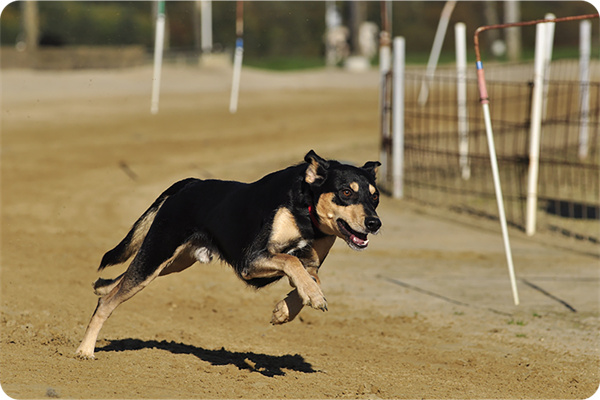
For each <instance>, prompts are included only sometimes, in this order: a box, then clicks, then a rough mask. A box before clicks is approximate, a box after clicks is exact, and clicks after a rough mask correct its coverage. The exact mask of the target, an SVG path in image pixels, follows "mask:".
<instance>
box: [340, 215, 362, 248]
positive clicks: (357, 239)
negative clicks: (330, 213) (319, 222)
mask: <svg viewBox="0 0 600 400" xmlns="http://www.w3.org/2000/svg"><path fill="white" fill-rule="evenodd" d="M337 224H338V228H339V229H340V232H341V233H342V234H343V235H344V238H345V239H346V243H348V245H349V246H350V247H352V248H354V249H357V250H362V249H365V248H366V247H367V245H368V244H369V239H367V234H366V233H360V232H356V231H355V230H353V229H352V228H350V225H348V223H347V222H346V221H344V220H343V219H338V220H337Z"/></svg>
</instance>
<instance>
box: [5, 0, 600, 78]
mask: <svg viewBox="0 0 600 400" xmlns="http://www.w3.org/2000/svg"><path fill="white" fill-rule="evenodd" d="M202 3H203V2H202V1H168V2H167V4H166V11H165V12H166V21H167V29H166V31H167V35H166V43H165V47H166V52H167V53H166V57H175V58H177V59H178V60H187V61H190V60H191V61H194V59H195V58H197V57H198V56H200V55H201V54H202V53H204V54H205V55H206V54H226V55H230V56H231V55H232V53H233V50H234V46H235V38H236V32H235V18H236V2H234V1H214V2H212V7H211V8H212V10H211V14H212V30H211V35H212V37H211V38H204V39H205V40H206V39H210V40H209V42H208V44H207V42H205V43H204V45H203V38H202V29H201V14H202V12H201V10H202ZM204 3H206V2H204ZM380 3H381V2H379V1H248V2H245V6H244V41H245V43H244V52H245V54H244V64H245V65H248V66H255V67H260V68H268V69H299V68H311V67H319V66H324V65H326V63H329V64H332V63H335V64H337V65H343V63H344V61H345V59H346V58H347V57H348V56H351V55H356V54H358V53H364V52H368V53H369V54H366V56H367V57H369V58H370V59H371V60H370V61H371V63H372V64H376V63H377V52H376V51H375V52H372V51H369V50H367V49H364V46H365V45H361V43H360V42H361V40H363V42H364V39H360V37H361V35H360V31H361V30H362V31H363V35H362V37H363V38H364V37H365V36H366V38H367V40H368V37H369V32H370V35H371V37H372V39H371V40H377V38H378V32H379V31H380V30H381V20H382V18H381V4H380ZM392 3H393V7H391V8H392V10H391V25H392V27H391V31H392V36H404V37H406V39H407V41H406V51H407V62H408V63H425V62H426V61H427V57H428V55H429V51H430V49H431V44H432V42H433V38H434V35H435V31H436V27H437V25H438V21H439V18H440V13H441V11H442V9H443V7H444V4H445V2H440V1H393V2H392ZM156 12H157V2H150V1H85V2H76V1H39V2H36V1H29V2H23V1H16V2H13V3H10V4H8V5H7V6H6V7H5V8H4V10H3V11H2V17H1V24H0V39H1V44H2V46H3V50H4V53H3V57H2V58H3V60H2V63H3V64H2V65H3V66H11V65H15V64H19V65H20V66H27V65H32V64H36V62H35V61H34V60H32V59H31V58H29V59H27V58H26V57H25V56H24V55H23V54H22V53H23V52H25V50H26V48H27V47H29V49H28V50H29V51H30V52H31V51H34V50H35V48H36V47H37V48H40V49H48V48H57V47H63V48H66V47H71V46H78V47H79V49H80V51H81V50H82V49H81V46H94V47H98V46H104V47H106V46H116V47H118V48H119V50H120V51H121V55H120V61H116V60H115V63H116V64H117V65H116V66H124V65H129V64H139V63H143V62H146V61H149V60H150V58H151V51H152V48H153V45H154V26H155V22H154V21H155V19H156ZM595 12H597V11H596V10H595V9H594V7H593V6H592V5H591V4H589V3H587V2H584V1H550V2H542V1H511V2H503V1H465V2H457V3H456V7H455V9H454V12H453V13H452V16H451V19H450V26H452V25H454V23H456V22H458V21H463V22H466V23H467V36H468V38H469V43H471V42H472V39H471V38H472V35H473V33H474V31H475V29H476V28H477V27H478V26H480V25H486V24H498V23H503V22H507V20H509V19H513V21H509V22H514V20H530V19H539V18H543V16H544V15H545V14H546V13H554V14H555V15H557V16H568V15H577V14H589V13H595ZM469 21H473V23H469ZM502 35H503V33H502V32H500V31H496V32H494V33H490V34H489V35H485V37H484V38H482V40H483V41H484V43H483V45H484V46H487V48H488V49H489V50H490V56H492V57H496V58H498V59H506V58H508V57H509V52H507V51H506V46H503V42H504V41H505V39H506V38H504V37H503V36H502ZM534 35H535V30H530V29H526V30H522V32H521V33H520V40H521V43H522V47H519V48H518V49H517V50H516V52H513V54H512V55H510V57H512V61H517V60H519V59H522V58H525V59H528V58H532V57H533V44H534V40H533V37H534ZM328 36H329V40H330V42H336V43H337V45H338V47H340V49H338V51H339V53H340V54H338V56H337V59H335V60H334V61H332V60H331V59H330V60H329V62H328V61H327V59H326V47H327V44H326V42H327V38H328ZM593 38H594V44H595V46H593V48H594V51H595V53H596V54H597V53H598V46H597V44H598V25H597V24H595V25H594V35H593ZM453 40H454V38H453V35H447V38H446V40H445V46H444V49H445V50H444V51H443V52H442V55H441V57H440V61H441V62H444V61H446V62H449V61H453V60H454V58H453V48H454V44H453ZM494 43H496V49H495V51H494V52H491V47H492V46H493V44H494ZM577 43H578V28H577V26H576V25H571V26H568V27H565V28H564V29H563V31H561V34H560V35H558V36H557V37H556V38H555V48H554V55H553V57H554V59H558V58H564V57H575V56H576V52H577ZM361 46H363V48H362V49H361ZM519 46H521V45H519ZM10 47H12V48H16V49H18V50H20V51H21V52H22V53H20V54H13V53H12V52H11V51H10V49H9V48H10ZM203 47H204V49H203ZM469 47H471V46H469ZM469 50H472V49H471V48H470V49H469ZM126 51H129V52H130V55H129V58H128V59H127V60H126V61H123V60H122V59H123V57H125V56H124V52H126ZM470 53H472V51H470ZM469 55H470V56H472V54H469ZM488 59H489V58H488ZM49 62H50V61H47V63H49ZM81 63H83V61H80V65H75V67H78V66H79V67H85V66H86V65H82V64H81ZM107 63H108V60H106V59H105V60H103V61H102V62H100V61H98V62H97V64H99V65H91V66H100V67H101V66H109V65H108V64H107ZM36 65H37V66H38V67H40V68H43V67H45V65H43V64H41V65H40V63H39V62H38V63H37V64H36ZM54 67H60V65H54ZM65 67H67V62H66V60H65Z"/></svg>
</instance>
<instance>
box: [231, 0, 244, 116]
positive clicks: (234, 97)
mask: <svg viewBox="0 0 600 400" xmlns="http://www.w3.org/2000/svg"><path fill="white" fill-rule="evenodd" d="M236 14H237V15H236V22H235V31H236V36H237V39H236V41H235V54H234V56H233V81H232V83H231V97H230V99H229V112H230V113H232V114H235V112H236V111H237V105H238V96H239V92H240V75H241V73H242V58H243V56H244V37H243V36H244V2H243V1H238V2H237V10H236Z"/></svg>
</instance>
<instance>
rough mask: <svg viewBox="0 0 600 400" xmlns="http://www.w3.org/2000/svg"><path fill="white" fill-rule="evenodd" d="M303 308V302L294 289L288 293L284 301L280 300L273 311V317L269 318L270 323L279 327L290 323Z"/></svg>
mask: <svg viewBox="0 0 600 400" xmlns="http://www.w3.org/2000/svg"><path fill="white" fill-rule="evenodd" d="M303 307H304V302H303V300H302V298H300V295H299V294H298V290H297V289H294V290H292V291H291V292H289V293H288V295H287V296H286V298H285V299H283V300H281V301H280V302H279V303H277V305H276V306H275V309H274V310H273V316H272V317H271V323H272V324H273V325H281V324H284V323H286V322H290V321H291V320H293V319H294V318H296V316H297V315H298V314H300V311H301V310H302V308H303Z"/></svg>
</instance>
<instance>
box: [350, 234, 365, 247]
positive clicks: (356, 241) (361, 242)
mask: <svg viewBox="0 0 600 400" xmlns="http://www.w3.org/2000/svg"><path fill="white" fill-rule="evenodd" d="M350 240H352V242H353V243H354V244H355V245H357V246H360V247H367V245H368V244H369V239H361V238H359V237H358V236H356V235H350Z"/></svg>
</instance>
